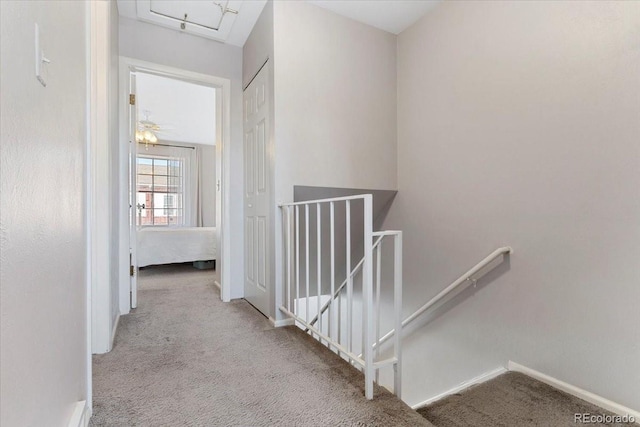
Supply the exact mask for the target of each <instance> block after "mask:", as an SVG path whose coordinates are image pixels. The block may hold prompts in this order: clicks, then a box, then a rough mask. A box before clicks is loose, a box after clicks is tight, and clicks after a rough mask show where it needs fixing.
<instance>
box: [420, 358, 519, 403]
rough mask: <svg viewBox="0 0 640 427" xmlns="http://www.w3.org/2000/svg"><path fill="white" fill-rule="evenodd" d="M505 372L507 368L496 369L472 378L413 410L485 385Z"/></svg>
mask: <svg viewBox="0 0 640 427" xmlns="http://www.w3.org/2000/svg"><path fill="white" fill-rule="evenodd" d="M505 372H507V370H506V369H505V368H503V367H500V368H497V369H494V370H492V371H489V372H485V373H484V374H482V375H478V376H477V377H475V378H472V379H470V380H468V381H464V382H462V383H460V384H458V385H457V386H455V387H454V388H452V389H449V390H447V391H445V392H443V393H440V394H437V395H435V396H433V397H430V398H429V399H427V400H425V401H422V402H420V403H416V404H415V405H412V406H411V409H420V408H423V407H425V406H427V405H430V404H431V403H433V402H436V401H438V400H440V399H444V398H445V397H447V396H451V395H452V394H456V393H460V392H461V391H462V390H465V389H467V388H469V387H471V386H472V385H476V384H480V383H483V382H485V381H489V380H491V379H493V378H495V377H497V376H498V375H502V374H504V373H505Z"/></svg>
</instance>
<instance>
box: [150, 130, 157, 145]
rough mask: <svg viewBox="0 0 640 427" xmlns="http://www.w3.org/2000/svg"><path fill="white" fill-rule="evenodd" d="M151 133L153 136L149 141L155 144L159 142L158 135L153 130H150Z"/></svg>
mask: <svg viewBox="0 0 640 427" xmlns="http://www.w3.org/2000/svg"><path fill="white" fill-rule="evenodd" d="M149 133H150V134H151V138H149V142H150V143H152V144H155V143H156V142H158V137H157V136H155V135H154V134H153V132H149Z"/></svg>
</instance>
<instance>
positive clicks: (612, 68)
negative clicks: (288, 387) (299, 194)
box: [386, 1, 640, 409]
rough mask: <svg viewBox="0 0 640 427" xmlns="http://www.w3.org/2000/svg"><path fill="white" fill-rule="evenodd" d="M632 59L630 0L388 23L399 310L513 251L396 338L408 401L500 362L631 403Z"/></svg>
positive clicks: (637, 36) (634, 375)
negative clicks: (400, 246) (393, 60)
mask: <svg viewBox="0 0 640 427" xmlns="http://www.w3.org/2000/svg"><path fill="white" fill-rule="evenodd" d="M639 71H640V4H639V3H637V2H562V1H554V2H504V1H497V2H489V1H483V2H472V1H468V2H466V1H464V2H463V1H459V2H443V3H442V4H441V5H440V6H438V7H436V8H435V9H434V10H433V11H432V12H430V13H429V14H427V15H426V16H425V17H424V18H422V19H421V20H420V21H418V23H416V24H415V25H414V26H413V27H411V28H410V29H408V30H407V31H405V32H403V33H402V34H401V35H400V36H399V38H398V135H399V137H398V141H399V145H398V171H399V178H398V180H399V192H398V196H397V197H396V201H395V203H394V205H393V207H392V209H391V212H390V217H389V220H388V221H387V224H386V228H396V227H397V228H400V229H402V230H404V231H405V248H404V254H405V258H404V260H405V307H406V309H407V311H406V312H407V314H409V312H412V311H413V309H415V308H417V307H418V306H419V305H420V304H422V303H423V302H426V301H427V300H428V299H429V298H430V297H432V296H434V295H435V294H436V293H437V292H438V291H439V290H441V289H442V288H444V287H445V286H446V285H448V284H449V283H451V282H452V281H453V280H454V279H456V278H457V277H458V276H459V275H460V274H462V273H463V272H464V271H466V270H467V269H468V268H470V267H471V266H473V265H474V264H475V263H476V262H478V261H479V260H481V259H482V258H483V257H484V256H485V255H487V254H489V253H490V252H491V251H493V250H494V249H496V248H497V247H499V246H502V245H505V244H508V245H511V246H513V248H514V249H515V253H514V254H513V256H512V257H511V261H510V268H508V269H505V271H503V274H501V275H494V278H493V279H492V280H485V281H484V282H481V283H480V286H479V288H478V289H477V290H476V292H475V293H473V292H471V293H470V294H468V295H467V296H468V298H466V299H465V298H463V299H461V300H459V301H458V304H457V305H455V306H454V307H453V308H451V309H450V310H448V311H446V312H445V313H443V314H441V315H440V317H438V318H436V319H435V320H433V321H432V322H431V323H429V324H428V325H427V326H425V327H423V328H421V329H420V330H419V331H418V332H416V333H415V334H413V335H411V336H410V338H408V339H407V351H406V352H405V358H404V361H405V370H404V372H405V378H404V380H405V382H404V385H405V387H406V388H405V393H404V397H405V398H406V399H407V400H408V402H409V403H412V404H414V403H417V402H419V401H422V400H424V399H426V398H428V397H431V396H434V395H436V394H437V393H439V392H442V391H445V390H447V389H450V388H451V387H453V386H455V385H457V384H459V383H460V382H462V381H464V380H468V379H470V378H473V377H474V376H477V375H479V374H481V373H484V372H487V371H489V370H492V369H494V368H496V367H498V366H504V364H505V363H506V361H507V360H509V359H511V360H513V361H515V362H518V363H521V364H523V365H525V366H528V367H531V368H533V369H536V370H539V371H541V372H544V373H546V374H548V375H551V376H553V377H556V378H559V379H560V380H563V381H566V382H568V383H570V384H574V385H576V386H578V387H582V388H584V389H586V390H589V391H591V392H594V393H597V394H600V395H602V396H604V397H606V398H609V399H612V400H614V401H617V402H619V403H621V404H624V405H627V406H630V407H632V408H635V409H639V408H640V327H639V325H640V311H639V310H638V301H640V287H639V284H640V263H639V262H638V260H639V259H640V222H639V218H640V198H639V197H638V194H639V193H638V191H639V190H638V189H639V188H640V167H639V165H640V145H639V144H638V136H639V135H640V121H639V120H638V117H640V74H639Z"/></svg>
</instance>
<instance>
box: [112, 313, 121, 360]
mask: <svg viewBox="0 0 640 427" xmlns="http://www.w3.org/2000/svg"><path fill="white" fill-rule="evenodd" d="M119 324H120V313H118V315H117V316H116V321H115V322H113V328H111V341H110V342H109V351H111V349H112V348H113V343H114V342H115V340H116V332H117V331H118V325H119Z"/></svg>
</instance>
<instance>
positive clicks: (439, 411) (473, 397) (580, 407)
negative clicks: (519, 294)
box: [418, 372, 638, 427]
mask: <svg viewBox="0 0 640 427" xmlns="http://www.w3.org/2000/svg"><path fill="white" fill-rule="evenodd" d="M418 413H419V414H420V415H422V416H423V417H425V418H426V419H427V420H429V421H430V422H431V423H433V424H434V425H436V426H438V427H463V426H464V427H468V426H476V427H483V426H487V427H514V426H518V427H527V426H545V427H555V426H558V427H561V426H576V425H580V423H576V419H575V414H583V413H588V414H594V415H602V414H604V415H613V414H611V413H610V412H608V411H605V410H604V409H602V408H599V407H597V406H595V405H592V404H591V403H589V402H585V401H584V400H581V399H578V398H577V397H574V396H571V395H570V394H567V393H564V392H562V391H560V390H558V389H555V388H553V387H551V386H549V385H547V384H544V383H541V382H540V381H537V380H535V379H533V378H531V377H528V376H526V375H523V374H521V373H517V372H508V373H506V374H503V375H501V376H499V377H497V378H494V379H493V380H490V381H487V382H485V383H482V384H478V385H476V386H473V387H471V388H468V389H467V390H465V391H463V392H461V393H456V394H453V395H451V396H448V397H446V398H444V399H442V400H439V401H437V402H435V403H433V404H431V405H429V406H427V407H425V408H421V409H418ZM589 425H593V426H627V427H629V426H630V425H632V424H620V423H606V422H605V423H596V424H589ZM633 425H634V426H637V425H638V424H633Z"/></svg>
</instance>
